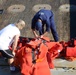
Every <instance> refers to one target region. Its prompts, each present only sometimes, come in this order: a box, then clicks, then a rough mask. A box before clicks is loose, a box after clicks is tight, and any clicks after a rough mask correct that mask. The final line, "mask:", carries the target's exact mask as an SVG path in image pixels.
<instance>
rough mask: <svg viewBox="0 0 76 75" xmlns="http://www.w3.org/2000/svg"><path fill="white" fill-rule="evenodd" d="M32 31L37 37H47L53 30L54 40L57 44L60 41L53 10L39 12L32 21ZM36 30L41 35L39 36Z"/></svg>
mask: <svg viewBox="0 0 76 75" xmlns="http://www.w3.org/2000/svg"><path fill="white" fill-rule="evenodd" d="M44 26H45V27H46V29H44ZM31 29H32V31H33V33H34V35H35V37H39V36H40V37H43V36H46V35H47V33H49V31H50V29H51V32H52V35H53V37H54V40H55V41H56V42H57V41H58V40H59V38H58V33H57V31H56V25H55V21H54V14H53V12H52V11H51V10H46V9H41V10H39V11H38V12H37V13H36V14H35V15H34V17H33V19H32V24H31ZM36 30H37V31H39V35H38V34H37V32H36Z"/></svg>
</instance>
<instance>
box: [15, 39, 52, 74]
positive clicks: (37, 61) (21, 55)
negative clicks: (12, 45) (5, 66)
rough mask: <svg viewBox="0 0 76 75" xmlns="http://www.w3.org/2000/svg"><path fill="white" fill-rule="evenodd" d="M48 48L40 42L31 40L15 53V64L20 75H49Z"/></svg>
mask: <svg viewBox="0 0 76 75" xmlns="http://www.w3.org/2000/svg"><path fill="white" fill-rule="evenodd" d="M47 52H48V47H47V46H46V45H45V44H44V43H43V42H42V41H41V40H33V41H30V42H29V43H26V44H25V46H23V47H21V48H20V49H19V50H18V51H17V53H16V58H17V60H16V61H17V62H18V64H19V65H20V68H21V73H22V75H51V73H50V69H49V66H48V62H47V57H46V55H47Z"/></svg>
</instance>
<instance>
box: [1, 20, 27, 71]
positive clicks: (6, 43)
mask: <svg viewBox="0 0 76 75" xmlns="http://www.w3.org/2000/svg"><path fill="white" fill-rule="evenodd" d="M24 27H25V22H24V21H23V20H18V21H17V22H16V23H14V24H9V25H7V26H6V27H4V28H3V29H2V30H0V52H1V54H2V56H3V57H6V58H7V59H8V64H9V65H10V70H11V71H13V70H15V68H14V67H11V65H12V63H13V61H14V56H15V50H16V47H17V43H18V39H19V36H20V30H21V29H23V28H24ZM11 44H12V50H10V49H9V47H10V45H11Z"/></svg>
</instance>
